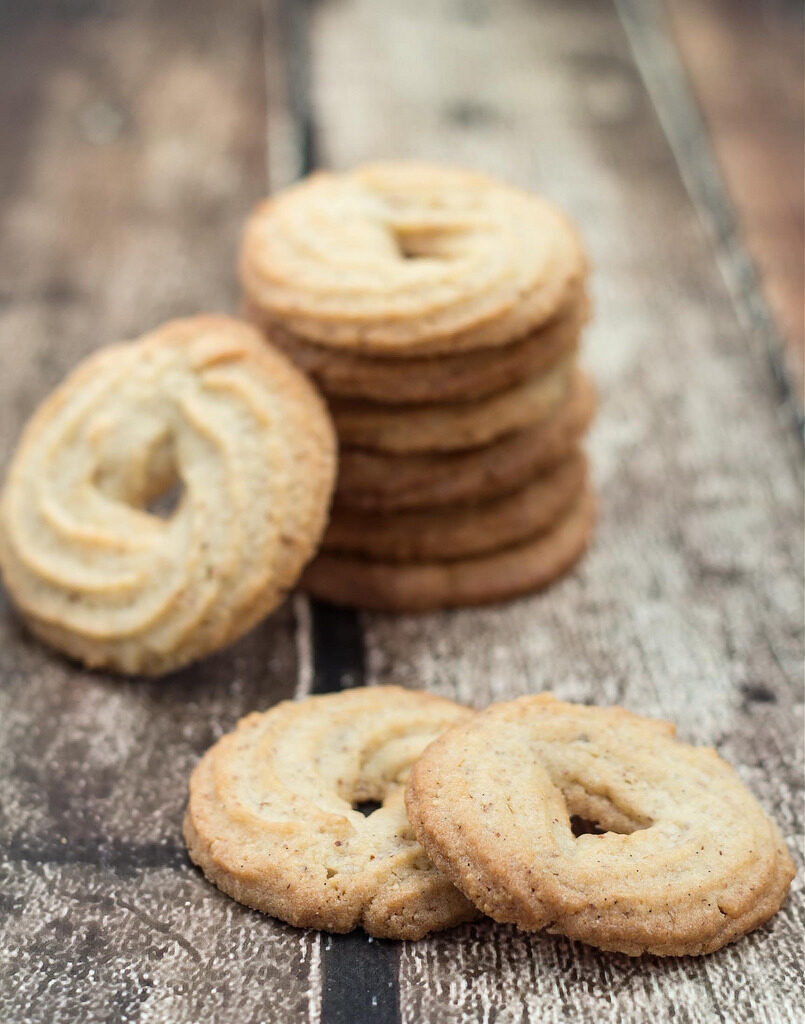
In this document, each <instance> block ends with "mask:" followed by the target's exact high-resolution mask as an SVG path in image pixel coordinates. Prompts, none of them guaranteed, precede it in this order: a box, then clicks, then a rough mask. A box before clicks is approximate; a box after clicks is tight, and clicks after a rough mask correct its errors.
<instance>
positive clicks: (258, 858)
mask: <svg viewBox="0 0 805 1024" xmlns="http://www.w3.org/2000/svg"><path fill="white" fill-rule="evenodd" d="M471 715H472V712H471V711H470V710H469V709H467V708H464V707H462V706H461V705H459V704H454V703H453V702H452V701H448V700H442V699H441V698H438V697H432V696H429V695H427V694H423V693H420V692H416V691H410V690H404V689H402V688H400V687H396V686H384V687H367V688H363V687H362V688H360V689H355V690H347V691H344V692H342V693H337V694H328V695H325V696H319V697H310V698H308V699H306V700H303V701H299V702H296V703H293V702H290V701H285V702H283V703H281V704H278V705H276V706H275V707H274V708H272V709H271V710H270V711H266V712H264V713H254V714H251V715H247V716H246V718H243V719H241V721H240V722H239V723H238V725H237V727H236V729H235V730H234V732H231V733H228V734H227V735H226V736H224V737H223V738H222V739H221V740H219V741H218V742H217V743H216V744H215V746H214V747H212V748H211V749H210V750H209V751H207V753H206V754H205V755H204V757H203V758H202V760H201V761H200V763H199V764H198V766H197V767H196V769H195V771H194V772H193V776H192V778H191V780H190V801H189V804H188V807H187V813H186V815H185V820H184V836H185V840H186V842H187V846H188V850H189V852H190V857H191V858H192V860H193V861H194V862H195V863H196V864H198V865H199V866H200V867H201V869H202V870H203V871H204V874H205V875H206V876H207V878H208V879H209V880H210V881H211V882H214V883H215V884H216V885H217V886H218V887H219V888H220V889H222V890H223V891H224V892H225V893H227V894H228V895H229V896H232V897H233V899H236V900H237V901H238V902H240V903H245V904H246V905H247V906H250V907H254V908H255V909H257V910H262V911H265V912H266V913H269V914H272V915H273V916H275V917H279V918H281V919H282V920H283V921H287V922H289V923H290V924H293V925H297V926H300V927H310V928H321V929H323V930H325V931H331V932H348V931H351V930H352V929H353V928H358V927H362V928H363V929H364V930H365V931H367V932H368V933H369V934H370V935H375V936H378V937H381V938H392V939H418V938H420V937H421V936H423V935H425V934H426V933H427V932H429V931H433V930H435V929H441V928H448V927H450V926H452V925H455V924H459V923H460V922H462V921H467V920H470V919H472V918H473V917H475V916H477V911H476V910H475V908H474V907H473V906H472V904H471V903H469V902H468V901H467V900H466V899H465V898H464V897H463V896H462V895H461V893H460V892H459V891H458V890H457V889H455V888H454V887H453V886H452V885H451V884H450V883H449V882H448V881H447V879H445V878H444V877H443V876H442V875H441V874H440V873H439V872H438V871H437V870H436V869H435V868H434V867H433V866H432V865H431V864H430V863H429V861H428V859H427V857H426V856H425V853H424V851H423V850H422V847H421V846H420V845H419V843H418V842H417V841H416V838H415V837H414V834H413V831H412V829H411V826H410V824H409V823H408V819H407V818H406V815H405V807H404V804H403V790H404V786H405V781H406V779H407V776H408V772H409V770H410V768H411V765H412V764H413V763H414V761H415V760H416V758H417V757H418V756H419V754H420V753H421V752H422V750H423V749H424V748H425V747H426V746H427V745H428V743H430V741H431V740H433V739H434V738H435V737H436V736H438V735H439V734H440V733H441V732H443V731H444V729H446V728H447V727H448V726H450V725H453V724H455V723H456V722H460V721H463V720H465V719H467V718H468V717H470V716H471ZM369 801H372V802H374V803H377V804H379V805H380V806H379V807H377V809H376V810H373V811H372V812H371V813H369V814H368V815H365V814H363V813H362V812H361V810H360V809H359V808H360V805H361V804H364V803H366V802H369Z"/></svg>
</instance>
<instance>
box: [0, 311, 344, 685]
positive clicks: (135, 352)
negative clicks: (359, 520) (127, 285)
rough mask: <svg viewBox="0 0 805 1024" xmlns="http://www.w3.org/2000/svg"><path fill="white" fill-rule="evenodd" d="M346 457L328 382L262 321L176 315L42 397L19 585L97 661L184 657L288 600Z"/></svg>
mask: <svg viewBox="0 0 805 1024" xmlns="http://www.w3.org/2000/svg"><path fill="white" fill-rule="evenodd" d="M335 468H336V457H335V437H334V434H333V428H332V424H331V422H330V419H329V417H328V415H327V411H326V409H325V407H324V405H323V403H322V401H321V399H320V398H319V397H318V395H317V393H316V392H315V390H314V388H313V387H312V385H311V384H310V383H309V382H308V381H307V379H306V378H305V377H304V376H303V375H302V374H301V373H300V372H299V370H298V369H297V368H296V367H295V366H294V365H293V364H292V363H291V362H290V360H288V358H287V357H286V356H284V355H283V354H282V353H280V352H278V351H276V350H275V349H272V348H271V347H270V346H268V345H267V344H266V343H265V340H264V339H263V338H262V336H261V335H260V333H259V331H257V329H256V328H254V327H253V326H251V325H250V324H246V323H244V322H242V321H239V320H234V319H232V318H230V317H223V316H201V317H193V318H189V319H186V320H175V321H172V322H170V323H167V324H164V325H163V326H161V327H159V328H157V329H156V330H154V331H152V332H150V333H149V334H147V335H145V336H144V337H142V338H140V339H138V340H137V341H131V342H126V343H123V344H119V345H112V346H109V347H107V348H103V349H100V350H99V351H98V352H96V353H95V354H93V355H91V356H90V357H89V358H88V359H86V360H85V361H84V362H83V363H82V364H81V365H80V366H79V367H78V368H77V369H76V370H74V371H73V373H71V374H70V375H69V376H68V377H67V379H66V380H65V381H64V382H63V383H62V384H61V385H60V386H59V387H58V388H57V389H56V390H55V391H54V392H53V394H52V395H51V396H50V397H49V398H48V399H47V400H46V401H45V402H44V403H43V404H42V405H41V406H40V407H39V409H38V410H37V411H36V412H35V414H34V416H33V417H32V419H31V421H30V422H29V424H28V426H27V427H26V429H25V431H24V434H23V436H22V439H21V441H20V444H19V447H18V448H17V451H16V453H15V455H14V457H13V459H12V462H11V465H10V468H9V471H8V476H7V478H6V482H5V486H4V489H3V492H2V496H1V497H0V567H1V568H2V572H3V577H4V580H5V583H6V586H7V588H8V591H9V593H10V595H11V597H12V599H13V600H14V602H15V603H16V605H17V607H18V608H19V609H20V611H21V612H22V613H23V615H24V617H25V619H26V620H27V622H28V624H29V626H30V628H31V630H32V631H33V632H34V633H35V634H36V635H37V636H39V637H40V638H42V639H43V640H45V641H46V642H47V643H49V644H51V645H52V646H53V647H56V648H57V649H59V650H60V651H63V652H65V653H66V654H68V655H70V656H72V657H74V658H76V659H79V660H80V661H83V662H84V663H85V664H87V665H89V666H91V667H103V668H107V669H111V670H114V671H118V672H125V673H143V674H148V675H159V674H162V673H165V672H169V671H172V670H174V669H177V668H180V667H181V666H183V665H186V664H187V663H188V662H190V661H193V660H195V659H196V658H200V657H202V656H203V655H205V654H207V653H209V652H211V651H214V650H217V649H218V648H220V647H223V646H224V645H226V644H228V643H231V642H232V641H234V640H235V639H237V638H238V637H240V636H241V635H242V634H244V633H245V632H246V631H247V630H248V629H250V628H251V627H252V626H254V625H255V624H256V623H257V622H259V621H260V619H262V618H263V617H264V616H265V615H267V614H268V612H270V611H271V610H272V609H273V608H274V607H275V606H276V605H277V604H278V603H279V602H280V601H281V600H282V598H283V597H284V596H285V594H286V592H287V591H288V590H289V589H290V588H291V587H292V586H293V584H294V583H295V582H296V579H297V577H298V575H299V573H300V571H301V569H302V567H303V565H304V564H305V562H306V561H307V560H308V559H309V558H310V557H311V555H312V554H313V552H314V550H315V548H316V545H317V543H318V541H319V538H320V536H321V533H322V530H323V528H324V525H325V518H326V514H327V510H328V505H329V499H330V494H331V491H332V486H333V481H334V477H335ZM171 491H174V492H181V493H175V494H174V498H175V500H174V503H173V506H172V507H170V506H168V507H165V506H163V507H162V508H161V509H160V507H159V505H158V502H157V499H158V497H159V496H160V495H162V494H164V493H166V492H171Z"/></svg>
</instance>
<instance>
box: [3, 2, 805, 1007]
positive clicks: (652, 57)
mask: <svg viewBox="0 0 805 1024" xmlns="http://www.w3.org/2000/svg"><path fill="white" fill-rule="evenodd" d="M767 6H769V5H768V4H767ZM770 6H771V8H773V9H774V10H777V9H778V8H780V6H781V5H780V4H776V5H775V4H771V5H770ZM783 6H784V5H783ZM682 7H683V8H684V7H687V8H688V9H690V7H691V5H690V4H689V3H688V4H682ZM677 13H679V12H677ZM682 13H684V12H682ZM777 13H778V14H780V11H777ZM780 16H781V17H782V16H785V17H789V18H790V17H792V16H791V14H790V12H789V11H788V8H786V10H785V11H783V12H782V14H780ZM675 19H676V16H675ZM800 21H801V12H799V14H797V15H796V16H795V17H794V18H793V21H792V22H791V24H792V25H794V26H795V27H794V29H792V31H796V32H797V33H799V38H800V39H801V25H800ZM0 27H2V33H0V36H2V41H1V42H0V132H2V137H1V138H0V181H1V182H2V187H3V189H4V193H5V195H4V204H3V210H2V216H3V231H2V239H0V295H2V302H1V303H0V360H2V362H1V363H0V367H1V369H2V373H0V396H1V397H0V464H2V465H5V462H6V460H7V458H8V456H9V455H10V453H11V451H12V449H13V446H14V444H15V441H16V438H17V437H18V434H19V431H20V429H21V426H22V424H23V422H24V421H25V419H26V417H27V416H28V415H29V414H30V413H31V411H32V410H33V408H34V407H35V405H36V404H37V402H38V401H39V400H40V399H41V398H42V397H43V396H44V395H45V393H46V392H47V391H48V390H49V389H50V388H51V387H52V386H53V385H54V384H56V382H57V381H58V380H59V379H60V378H61V377H62V376H63V375H64V374H65V372H66V371H67V370H68V369H69V368H70V367H71V366H73V364H74V363H75V362H76V360H77V359H79V358H80V357H81V356H82V355H83V354H85V353H86V352H89V351H90V350H92V349H94V348H95V347H97V346H98V345H100V344H103V343H106V342H110V341H114V340H117V339H120V338H124V337H129V336H134V335H136V334H138V333H140V332H142V331H144V330H146V329H147V328H149V327H151V326H153V325H155V324H157V323H158V322H160V321H161V320H163V319H165V318H167V317H169V316H174V315H180V314H187V313H193V312H196V311H198V310H207V309H223V310H235V309H237V305H238V296H237V290H236V285H235V281H234V273H233V262H234V255H235V251H236V245H237V238H238V233H239V229H240V226H241V223H242V221H243V219H244V217H245V215H246V213H247V211H248V210H249V208H250V206H251V205H252V204H253V203H254V201H255V200H256V199H257V198H258V197H259V196H260V195H261V194H263V193H264V192H265V191H266V189H267V187H268V182H270V184H271V186H272V187H279V186H280V185H282V184H285V183H287V182H288V181H290V180H292V179H293V178H294V177H296V176H297V175H298V174H300V173H302V172H303V171H304V170H306V169H307V168H309V167H311V166H314V165H315V164H321V165H327V166H332V167H346V166H349V165H351V164H353V163H356V162H358V161H360V160H364V159H367V158H371V157H378V156H412V157H428V158H437V159H447V160H451V161H453V162H457V163H461V164H467V165H470V166H475V167H479V168H482V169H486V170H488V171H491V172H492V173H495V174H498V175H500V176H501V177H503V178H506V179H509V180H512V181H514V182H517V183H519V184H522V185H526V186H529V187H533V188H536V189H538V190H541V191H543V192H544V193H545V194H546V195H548V196H550V197H552V198H553V199H555V200H556V201H557V202H559V203H560V204H562V205H563V206H565V207H566V208H567V209H568V210H569V211H570V212H571V213H572V214H573V216H574V217H575V218H576V219H577V220H578V222H579V224H580V225H581V227H582V229H583V232H584V235H585V237H586V240H587V243H588V246H589V250H590V255H591V260H592V266H593V278H592V289H593V293H594V300H595V310H596V313H595V320H594V322H593V324H592V325H591V327H590V330H589V332H588V336H587V341H586V349H585V361H586V362H587V364H588V366H589V367H590V368H591V370H592V371H593V373H594V375H595V377H596V379H597V381H598V383H599V387H600V392H601V411H600V415H599V418H598V420H597V422H596V425H595V428H594V430H593V432H592V435H591V438H590V444H589V449H590V454H591V457H592V461H593V466H594V472H595V478H596V481H597V486H598V489H599V491H600V496H601V520H600V525H599V528H598V532H597V536H596V541H595V544H594V546H593V548H592V550H591V551H590V553H589V555H588V557H587V558H586V560H585V561H584V562H583V564H582V565H581V566H580V567H579V569H578V570H577V571H576V572H575V573H573V574H572V575H571V576H570V577H569V578H568V579H566V580H565V581H563V582H562V583H560V584H559V585H557V586H555V587H554V588H553V589H551V590H549V591H548V592H547V593H545V594H542V595H539V596H536V597H533V598H529V599H525V600H520V601H516V602H512V603H509V604H505V605H501V606H499V607H496V608H492V609H482V610H475V611H463V612H455V613H443V614H435V615H427V616H421V617H392V616H382V615H360V616H359V615H356V614H354V613H351V612H346V611H338V610H336V609H333V608H331V607H328V606H326V605H322V604H317V603H312V604H311V603H309V602H308V601H307V600H306V599H304V598H302V597H299V596H296V597H294V598H293V599H292V600H291V601H289V602H288V603H287V604H286V605H285V606H284V607H283V608H282V609H280V610H279V611H278V612H277V613H276V614H275V615H274V616H273V617H272V618H271V619H270V620H269V621H267V622H266V623H264V624H263V625H262V626H260V627H259V628H258V629H256V630H254V632H252V633H251V634H250V635H249V636H248V637H246V638H245V639H244V640H243V641H242V642H240V643H239V644H237V645H236V646H235V647H234V648H233V649H231V650H228V651H226V652H223V653H221V654H219V655H217V656H215V657H212V658H209V659H208V660H206V661H205V662H203V663H202V664H200V665H198V666H195V667H193V668H190V669H188V670H186V671H184V672H182V673H179V674H177V675H176V676H174V677H172V678H170V679H166V680H164V681H162V682H143V681H139V680H128V681H126V680H119V679H114V678H110V677H106V676H103V675H99V674H93V673H88V672H83V671H81V670H79V669H77V668H76V667H74V666H72V665H70V664H68V663H67V662H65V661H63V660H62V659H60V658H59V657H57V656H55V655H52V654H50V653H49V652H48V651H46V650H45V649H43V648H42V647H41V646H40V645H39V644H37V643H36V642H34V641H33V640H32V639H31V638H30V637H29V636H28V634H27V633H26V632H25V630H24V629H23V628H22V626H21V625H20V623H19V622H18V620H17V618H16V617H15V616H14V614H13V613H12V611H11V608H10V605H9V603H8V601H7V599H6V598H5V597H0V779H2V808H1V810H0V844H1V845H2V851H0V854H1V855H0V908H2V918H1V919H0V938H1V939H2V942H1V943H0V964H1V965H2V966H0V1020H2V1021H3V1022H6V1021H7V1022H13V1024H17V1022H42V1024H61V1022H71V1024H72V1022H81V1024H85V1022H89V1024H93V1022H101V1021H103V1022H135V1021H137V1022H142V1024H185V1022H186V1024H195V1022H201V1021H204V1022H207V1021H212V1022H222V1021H223V1022H227V1021H237V1022H239V1024H252V1022H253V1024H257V1022H261V1021H262V1022H277V1024H297V1022H298V1024H301V1022H312V1024H362V1022H377V1024H392V1022H397V1021H403V1022H405V1024H420V1022H433V1024H471V1022H476V1021H479V1022H481V1021H483V1022H488V1024H492V1022H494V1024H515V1022H518V1024H519V1022H525V1021H545V1022H560V1021H585V1022H591V1024H592V1022H595V1024H599V1022H600V1024H605V1022H612V1024H616V1022H622V1021H666V1020H670V1019H672V1018H673V1019H674V1020H675V1021H679V1022H688V1021H690V1022H705V1021H707V1022H709V1021H721V1022H732V1021H741V1022H746V1021H759V1022H775V1024H776V1022H787V1021H791V1022H794V1021H799V1020H801V1019H802V1014H803V1012H805V993H804V992H803V981H802V959H801V954H802V945H801V940H802V929H803V877H804V875H803V850H802V827H803V826H802V809H803V801H802V776H803V765H802V760H803V708H802V698H803V642H802V641H803V638H802V610H803V594H802V583H803V564H802V517H803V509H802V474H801V463H802V446H801V435H800V434H799V427H798V420H799V415H800V409H799V405H798V401H797V398H798V387H797V385H796V384H793V385H792V384H791V380H790V377H789V376H788V375H787V372H786V360H785V358H784V357H783V355H782V353H783V349H784V345H783V333H786V334H788V336H789V337H790V336H791V330H790V329H789V327H785V324H784V320H783V319H776V318H775V317H774V316H773V315H772V314H771V312H770V307H769V305H768V303H767V300H766V297H765V294H764V292H763V290H762V288H761V287H760V285H759V281H758V275H757V274H756V273H755V270H754V264H753V262H752V260H751V259H750V258H749V255H748V253H747V251H746V250H745V248H744V245H743V242H742V236H741V234H740V232H739V231H738V230H737V224H738V221H737V220H736V219H735V216H734V212H733V207H732V205H731V202H730V200H729V198H728V193H727V191H726V190H725V187H724V184H723V182H722V177H721V175H720V172H719V170H718V165H717V163H716V160H715V158H714V154H713V149H712V147H711V144H710V138H709V135H708V130H707V128H706V124H710V123H712V122H711V120H710V117H709V114H708V107H707V103H706V94H705V93H704V92H702V94H701V95H702V100H703V102H704V103H705V116H706V118H707V120H705V119H703V118H702V116H701V115H700V113H699V108H698V106H697V104H696V102H695V99H694V94H693V92H692V91H691V86H690V79H689V78H688V77H687V76H686V74H685V71H684V69H683V66H682V63H681V62H680V59H679V53H678V51H677V49H676V46H675V44H674V42H673V38H674V37H673V36H672V34H671V31H670V28H669V24H668V22H667V20H666V15H665V13H664V11H663V9H662V8H661V7H660V6H658V4H657V3H656V2H655V0H616V2H614V4H613V3H612V2H609V0H599V2H596V0H541V2H538V3H537V2H529V0H497V2H494V0H430V2H426V0H386V2H384V3H379V2H377V0H323V2H319V3H314V4H305V3H290V2H284V3H281V2H279V0H277V2H268V3H267V4H266V5H265V6H264V7H262V8H261V7H260V6H259V5H258V4H257V3H256V2H251V0H242V2H233V3H229V4H222V3H219V2H216V0H196V2H192V3H191V2H190V0H179V2H157V0H152V2H148V3H145V2H144V3H139V4H127V3H125V2H123V0H119V2H114V0H85V2H78V0H76V2H72V3H71V2H68V0H50V2H45V0H37V2H33V3H32V2H23V0H7V2H6V3H5V4H4V5H3V9H2V14H0ZM679 37H680V38H683V39H684V33H683V34H682V35H680V36H679ZM757 45H758V46H762V45H763V37H762V33H758V35H757ZM700 63H701V61H700ZM705 63H706V62H705ZM797 76H798V77H797V81H796V82H795V83H792V85H791V88H796V89H797V90H798V91H799V90H800V87H801V68H800V69H799V71H797ZM693 77H694V81H695V82H696V83H697V88H698V87H699V85H700V84H701V80H700V78H697V76H696V75H695V74H694V76H693ZM795 144H796V145H797V146H798V147H799V150H800V151H801V139H799V140H796V142H795ZM722 163H723V161H722ZM783 173H784V172H783ZM797 173H800V172H797ZM267 179H268V182H267ZM800 186H801V182H800ZM759 187H761V186H760V185H758V186H756V188H759ZM764 187H766V188H770V189H772V190H774V189H775V188H776V183H775V182H774V181H771V182H769V181H767V182H765V186H764ZM786 187H787V184H786ZM798 187H799V186H798ZM750 191H752V190H750ZM799 191H800V195H801V187H799ZM753 253H754V254H756V255H758V259H759V260H760V255H759V254H758V252H757V251H756V250H754V249H753ZM761 263H762V260H761ZM799 287H800V291H799V293H798V294H797V296H796V299H797V302H798V308H799V311H800V313H801V309H802V295H801V276H800V279H799ZM789 308H790V307H789ZM779 324H783V326H784V327H785V330H781V327H780V326H779ZM797 328H798V329H801V327H800V323H799V321H797ZM387 682H398V683H402V684H404V685H406V686H411V687H423V688H425V689H428V690H431V691H433V692H437V693H441V694H445V695H449V696H452V697H457V698H459V699H461V700H464V701H467V702H470V703H472V704H476V705H479V706H481V705H484V704H486V703H487V702H488V701H490V700H494V699H501V698H505V697H511V696H515V695H519V694H522V693H527V692H533V691H539V690H542V689H545V688H551V689H553V690H554V691H555V692H556V693H557V694H558V695H559V696H561V697H563V698H568V699H572V700H579V701H585V702H592V703H601V704H609V703H619V704H624V705H625V706H627V707H629V708H631V709H633V710H635V711H638V712H642V713H646V714H650V715H658V716H662V717H665V718H669V719H672V720H674V721H675V722H676V723H677V725H678V727H679V731H680V733H681V735H682V736H683V737H684V738H685V739H688V740H691V741H693V742H696V743H707V744H713V745H715V746H716V747H717V748H718V749H719V751H720V752H721V753H722V754H723V755H724V757H726V758H727V759H728V760H730V761H731V762H732V763H733V764H734V765H735V766H736V768H737V770H738V772H739V773H740V775H741V777H742V778H743V779H744V780H745V781H746V783H747V784H748V785H749V786H750V787H751V788H752V790H753V791H754V792H755V793H756V794H757V796H758V797H759V798H760V799H761V801H762V802H763V804H764V805H765V807H766V808H767V809H768V811H769V812H770V813H771V814H772V815H774V817H775V818H776V819H777V820H778V821H779V823H780V825H781V826H782V829H783V831H784V834H785V835H786V837H787V839H788V841H789V844H790V847H791V850H792V852H793V853H794V855H795V857H796V858H797V864H798V869H799V873H798V876H797V878H796V879H795V881H794V884H793V887H792V893H791V897H790V899H789V901H788V902H787V904H786V905H785V906H784V908H783V909H782V910H781V912H780V913H779V914H778V915H777V916H776V917H775V919H774V920H773V922H771V923H770V924H769V925H768V926H766V927H765V928H762V929H760V930H759V931H758V932H756V933H754V934H753V935H751V936H749V937H748V938H745V939H743V940H741V941H740V942H738V943H736V944H735V945H733V946H731V947H729V948H727V949H724V950H722V951H720V952H719V953H716V954H714V955H712V956H710V957H707V958H704V959H675V960H666V961H663V960H660V959H658V958H653V957H644V958H641V959H638V960H632V959H629V958H627V957H623V956H616V955H605V954H601V953H598V952H596V951H595V950H593V949H590V948H586V947H584V946H581V945H578V944H574V943H571V942H569V941H567V940H564V939H562V938H556V937H548V936H543V935H524V934H520V933H518V932H517V931H515V930H514V929H512V928H508V927H500V926H496V925H494V924H493V923H491V922H480V923H477V924H473V925H468V926H465V927H461V928H458V929H455V930H453V931H450V932H445V933H443V934H439V935H435V936H432V937H430V938H428V939H426V940H423V941H421V942H419V943H401V944H394V943H386V942H377V941H375V942H373V941H372V940H371V939H367V938H366V937H365V936H364V935H363V934H362V933H360V934H355V935H351V936H347V937H329V936H321V935H319V934H318V933H315V932H308V931H302V930H296V929H293V928H290V927H288V926H285V925H283V924H280V923H278V922H276V921H273V920H271V919H269V918H267V917H264V916H262V915H260V914H257V913H254V912H252V911H249V910H247V909H245V908H244V907H241V906H239V905H238V904H236V903H234V902H233V901H231V900H229V899H228V898H227V897H225V896H223V895H222V894H221V893H219V892H218V891H217V890H216V889H214V888H213V887H212V886H210V885H208V884H207V883H206V882H205V881H204V879H203V878H202V877H201V875H200V874H199V873H198V872H197V871H196V870H195V869H194V868H193V867H191V865H190V864H189V863H188V861H187V858H186V856H185V852H184V847H183V844H182V841H181V836H180V822H181V816H182V811H183V806H184V802H185V792H186V783H187V778H188V775H189V773H190V770H191V768H192V766H193V765H194V764H195V762H196V760H197V759H198V757H199V756H200V755H201V753H202V752H203V751H204V750H205V749H206V748H207V747H208V746H209V744H210V743H211V742H213V741H214V740H215V739H216V738H217V737H218V736H220V735H221V734H222V733H223V732H224V731H226V730H228V729H229V728H230V727H231V726H232V725H233V724H234V722H235V721H236V720H237V719H238V718H239V717H240V716H241V715H243V714H244V713H246V712H248V711H251V710H253V709H259V708H265V707H268V706H270V705H271V704H273V703H274V702H275V701H277V700H279V699H281V698H284V697H290V696H293V695H294V694H296V695H301V694H304V693H307V692H311V691H314V692H322V691H326V690H332V689H338V688H340V687H344V686H354V685H361V684H375V683H387Z"/></svg>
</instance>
